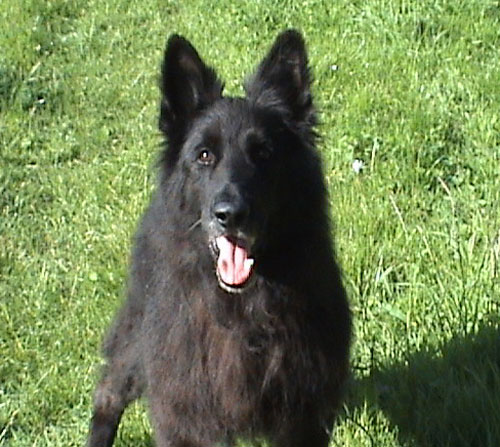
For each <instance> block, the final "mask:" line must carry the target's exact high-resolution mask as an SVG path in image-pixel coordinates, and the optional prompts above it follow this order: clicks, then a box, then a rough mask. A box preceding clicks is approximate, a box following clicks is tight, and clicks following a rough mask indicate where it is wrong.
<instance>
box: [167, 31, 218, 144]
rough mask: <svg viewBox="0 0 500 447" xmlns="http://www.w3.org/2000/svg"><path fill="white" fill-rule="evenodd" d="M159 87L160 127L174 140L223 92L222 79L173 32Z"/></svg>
mask: <svg viewBox="0 0 500 447" xmlns="http://www.w3.org/2000/svg"><path fill="white" fill-rule="evenodd" d="M160 90H161V93H162V98H161V108H160V122H159V126H160V130H161V131H162V132H163V133H164V134H165V135H166V136H167V138H168V139H169V140H175V139H176V138H175V136H176V135H178V136H181V135H183V133H184V132H185V130H186V127H187V125H188V123H189V122H190V120H192V119H193V118H194V117H195V116H196V114H197V113H199V112H200V111H201V110H203V109H204V108H205V107H207V106H208V105H210V104H211V103H213V102H214V101H215V100H217V99H218V98H220V97H221V96H222V83H221V82H220V81H219V80H218V79H217V75H216V74H215V71H214V70H213V69H212V68H210V67H208V66H207V65H205V63H204V62H203V61H202V60H201V58H200V56H199V55H198V53H197V52H196V50H195V49H194V47H193V46H192V45H191V44H190V43H189V42H188V41H187V40H186V39H184V38H183V37H181V36H178V35H173V36H171V37H170V38H169V39H168V42H167V46H166V48H165V55H164V59H163V66H162V71H161V83H160Z"/></svg>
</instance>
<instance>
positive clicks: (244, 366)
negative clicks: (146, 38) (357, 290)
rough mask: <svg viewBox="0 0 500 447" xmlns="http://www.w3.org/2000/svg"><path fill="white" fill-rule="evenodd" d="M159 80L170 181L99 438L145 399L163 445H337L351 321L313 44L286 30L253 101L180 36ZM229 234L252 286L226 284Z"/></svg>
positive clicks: (107, 347)
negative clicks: (331, 204)
mask: <svg viewBox="0 0 500 447" xmlns="http://www.w3.org/2000/svg"><path fill="white" fill-rule="evenodd" d="M160 88H161V93H162V100H161V112H160V123H159V126H160V129H161V130H162V132H163V133H164V135H165V137H166V139H167V143H166V148H165V151H164V154H163V158H162V161H161V175H160V179H159V185H158V188H157V191H156V193H155V195H154V197H153V199H152V203H151V204H150V206H149V208H148V210H147V212H146V213H145V216H144V218H143V220H142V223H141V225H140V228H139V230H138V233H137V236H136V241H135V249H134V252H133V256H132V267H131V274H130V284H129V293H128V299H127V301H126V302H125V305H124V306H123V308H122V309H121V311H120V313H119V315H118V317H117V319H116V321H115V323H114V325H113V327H112V329H111V331H110V333H109V335H108V337H107V340H106V342H105V344H104V355H105V357H106V359H107V366H106V368H105V371H104V374H103V378H102V380H101V382H100V384H99V386H98V388H97V391H96V395H95V407H94V414H93V418H92V425H91V433H90V437H89V446H92V447H97V446H111V445H112V443H113V440H114V437H115V433H116V430H117V427H118V424H119V421H120V418H121V415H122V413H123V411H124V409H125V407H126V406H127V404H129V403H130V402H131V401H132V400H134V399H136V398H138V397H139V396H140V395H142V394H145V395H146V396H147V398H148V400H149V404H150V413H151V418H152V421H153V426H154V430H155V439H156V444H157V446H158V447H167V446H168V447H209V446H215V445H220V444H222V443H226V444H225V445H230V444H231V443H233V442H234V441H235V439H237V438H246V439H248V440H254V441H258V440H262V439H265V440H267V441H268V442H270V443H271V445H274V446H276V447H294V446H295V447H306V446H307V447H326V446H327V445H328V440H329V433H330V430H331V428H332V426H333V422H334V417H335V415H336V412H337V410H338V407H339V403H340V399H341V396H342V390H343V387H344V382H345V379H346V376H347V374H348V353H349V343H350V331H351V328H350V325H351V322H350V313H349V309H348V305H347V300H346V296H345V292H344V288H343V286H342V283H341V277H340V273H339V268H338V266H337V264H336V262H335V259H334V251H333V246H332V240H331V229H330V225H329V220H328V214H329V210H328V206H327V196H326V188H325V184H324V180H323V176H322V172H321V164H320V160H319V158H318V154H317V152H316V150H315V141H316V135H315V132H314V126H315V124H316V113H315V109H314V105H313V101H312V96H311V79H310V73H309V68H308V62H307V54H306V50H305V46H304V42H303V40H302V37H301V36H300V34H299V33H297V32H296V31H293V30H291V31H286V32H284V33H282V34H281V35H280V36H278V38H277V39H276V41H275V43H274V45H273V47H272V48H271V50H270V51H269V53H268V54H267V56H266V57H265V58H264V60H263V61H262V62H261V64H260V65H259V66H258V68H257V70H256V73H255V74H254V76H253V77H252V78H251V79H250V80H249V81H248V83H247V86H246V91H247V94H246V96H245V97H244V98H229V97H223V96H222V83H221V82H220V81H219V80H218V78H217V76H216V74H215V72H214V70H213V69H211V68H209V67H207V66H206V65H205V64H204V62H203V61H202V60H201V59H200V57H199V55H198V54H197V52H196V50H195V49H194V48H193V47H192V46H191V44H190V43H189V42H187V41H186V40H185V39H184V38H182V37H180V36H172V37H171V38H170V39H169V40H168V43H167V47H166V50H165V57H164V63H163V67H162V79H161V86H160ZM221 207H222V209H223V212H222V213H221V212H220V210H221ZM224 207H226V208H227V209H228V210H229V211H227V209H226V208H224ZM221 216H222V217H221ZM220 235H225V236H227V237H228V238H232V239H231V240H233V241H235V242H234V243H235V244H236V243H237V244H240V245H242V246H244V247H245V249H246V250H247V252H248V253H249V255H250V254H251V256H252V258H253V259H254V260H255V264H254V268H253V273H252V277H251V281H248V284H244V287H241V288H231V287H226V288H224V287H222V286H223V284H221V280H220V278H219V279H218V277H217V273H216V265H217V264H216V263H217V250H216V249H215V250H214V248H213V247H214V244H213V241H214V240H215V238H217V237H218V236H220ZM221 285H222V286H221Z"/></svg>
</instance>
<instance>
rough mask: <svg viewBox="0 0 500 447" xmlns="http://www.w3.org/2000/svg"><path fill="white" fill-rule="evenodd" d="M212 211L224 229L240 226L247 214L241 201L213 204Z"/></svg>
mask: <svg viewBox="0 0 500 447" xmlns="http://www.w3.org/2000/svg"><path fill="white" fill-rule="evenodd" d="M212 212H213V215H214V217H215V219H216V220H217V222H218V223H219V225H220V226H221V227H223V228H225V229H228V228H236V227H238V226H240V225H241V224H242V223H243V221H244V220H245V218H246V215H247V210H246V208H245V206H244V205H243V204H242V203H237V202H228V201H224V202H218V203H216V204H214V206H213V210H212Z"/></svg>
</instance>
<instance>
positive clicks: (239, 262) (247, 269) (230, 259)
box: [210, 236, 254, 293]
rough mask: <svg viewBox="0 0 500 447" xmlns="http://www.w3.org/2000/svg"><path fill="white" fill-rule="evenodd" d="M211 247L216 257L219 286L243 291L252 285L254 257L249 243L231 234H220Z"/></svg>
mask: <svg viewBox="0 0 500 447" xmlns="http://www.w3.org/2000/svg"><path fill="white" fill-rule="evenodd" d="M210 248H211V250H212V253H213V255H214V257H215V259H216V272H217V279H218V281H219V286H220V287H221V288H222V289H224V290H225V291H226V292H230V293H241V292H243V291H244V290H245V289H246V288H247V287H248V286H249V285H250V283H251V280H252V275H253V272H254V259H253V258H252V257H251V256H250V251H249V246H248V244H247V243H245V241H242V240H238V239H235V238H232V237H229V236H218V237H216V238H215V239H214V240H213V241H212V243H211V244H210Z"/></svg>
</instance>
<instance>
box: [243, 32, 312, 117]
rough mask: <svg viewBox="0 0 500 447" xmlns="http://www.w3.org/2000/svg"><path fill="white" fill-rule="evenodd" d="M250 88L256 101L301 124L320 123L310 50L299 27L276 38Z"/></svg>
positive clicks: (247, 88)
mask: <svg viewBox="0 0 500 447" xmlns="http://www.w3.org/2000/svg"><path fill="white" fill-rule="evenodd" d="M246 91H247V97H248V98H249V99H250V100H251V101H253V102H255V104H256V105H258V106H263V107H272V108H276V109H279V110H280V111H282V112H284V113H285V114H286V115H287V116H288V118H289V119H290V120H291V121H292V122H293V123H295V124H298V125H299V126H303V125H306V126H307V127H311V126H313V125H314V124H316V115H315V110H314V105H313V101H312V95H311V76H310V73H309V66H308V60H307V52H306V47H305V44H304V40H303V39H302V36H301V35H300V33H299V32H298V31H295V30H287V31H285V32H283V33H282V34H280V35H279V36H278V37H277V38H276V40H275V42H274V44H273V46H272V48H271V50H270V51H269V53H268V54H267V56H266V57H265V58H264V59H263V60H262V62H261V63H260V65H259V67H258V68H257V72H256V73H255V75H254V76H253V78H251V79H250V82H249V83H248V84H247V86H246Z"/></svg>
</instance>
